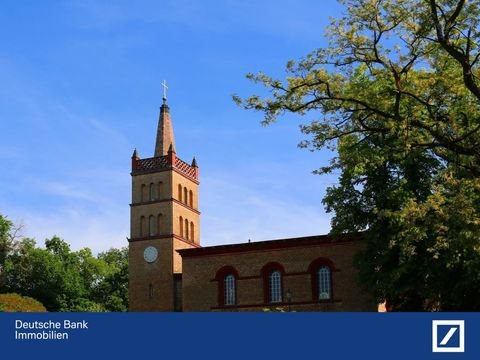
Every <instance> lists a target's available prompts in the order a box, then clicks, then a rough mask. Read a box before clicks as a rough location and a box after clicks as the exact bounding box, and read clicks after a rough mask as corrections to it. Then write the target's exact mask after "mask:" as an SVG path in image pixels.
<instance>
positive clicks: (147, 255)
mask: <svg viewBox="0 0 480 360" xmlns="http://www.w3.org/2000/svg"><path fill="white" fill-rule="evenodd" d="M157 257H158V250H157V248H155V247H153V246H148V247H146V248H145V250H144V251H143V258H144V259H145V261H146V262H148V263H152V262H154V261H155V260H157Z"/></svg>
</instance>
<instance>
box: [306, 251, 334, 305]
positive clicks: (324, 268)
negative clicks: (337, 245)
mask: <svg viewBox="0 0 480 360" xmlns="http://www.w3.org/2000/svg"><path fill="white" fill-rule="evenodd" d="M308 270H309V272H310V276H311V279H312V299H313V300H315V301H325V300H331V299H333V285H332V272H334V271H338V270H337V269H336V268H335V264H334V263H333V261H331V260H330V259H327V258H318V259H316V260H315V261H313V262H312V263H311V264H310V266H309V268H308Z"/></svg>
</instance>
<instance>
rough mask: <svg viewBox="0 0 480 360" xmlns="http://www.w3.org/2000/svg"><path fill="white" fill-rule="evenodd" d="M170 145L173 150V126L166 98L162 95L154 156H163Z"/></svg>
mask: <svg viewBox="0 0 480 360" xmlns="http://www.w3.org/2000/svg"><path fill="white" fill-rule="evenodd" d="M170 146H172V148H173V149H174V151H175V138H174V137H173V126H172V120H171V118H170V108H169V107H168V105H167V99H166V97H165V96H164V98H163V105H162V106H161V107H160V116H159V118H158V129H157V140H156V144H155V156H156V157H157V156H165V155H167V153H168V149H169V148H170Z"/></svg>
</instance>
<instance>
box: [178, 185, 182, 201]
mask: <svg viewBox="0 0 480 360" xmlns="http://www.w3.org/2000/svg"><path fill="white" fill-rule="evenodd" d="M178 201H182V185H180V184H178Z"/></svg>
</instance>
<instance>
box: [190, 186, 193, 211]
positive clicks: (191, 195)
mask: <svg viewBox="0 0 480 360" xmlns="http://www.w3.org/2000/svg"><path fill="white" fill-rule="evenodd" d="M189 205H190V207H191V208H193V191H192V190H190V198H189Z"/></svg>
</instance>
